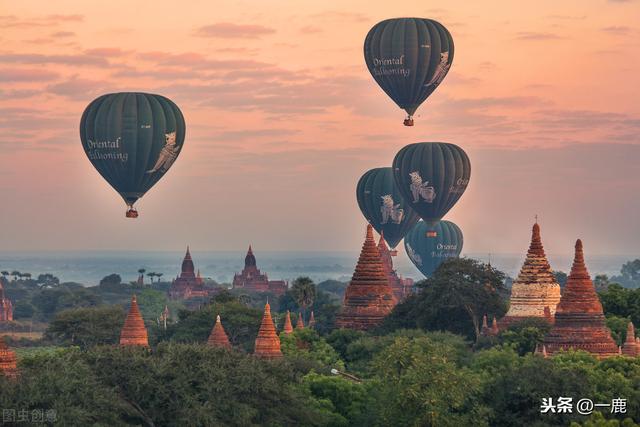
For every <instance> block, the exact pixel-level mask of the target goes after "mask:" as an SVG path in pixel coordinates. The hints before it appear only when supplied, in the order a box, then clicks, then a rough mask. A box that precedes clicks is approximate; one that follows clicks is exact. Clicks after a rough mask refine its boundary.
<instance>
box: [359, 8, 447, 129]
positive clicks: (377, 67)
mask: <svg viewBox="0 0 640 427" xmlns="http://www.w3.org/2000/svg"><path fill="white" fill-rule="evenodd" d="M364 59H365V61H366V63H367V68H369V72H370V73H371V75H372V76H373V78H374V79H375V81H376V82H377V83H378V84H379V85H380V87H381V88H382V90H384V91H385V93H386V94H387V95H389V97H390V98H391V99H393V100H394V102H395V103H396V104H398V106H399V107H400V108H402V109H403V110H405V111H406V112H407V114H408V117H407V118H406V119H405V121H404V124H405V126H413V118H412V116H413V114H414V113H415V112H416V109H417V108H418V107H419V106H420V104H422V103H423V102H424V100H425V99H427V98H428V97H429V95H431V93H433V91H434V90H436V88H437V87H438V85H439V84H440V82H442V80H443V79H444V77H445V76H446V75H447V73H448V72H449V68H450V67H451V64H452V62H453V39H452V38H451V34H449V31H448V30H447V29H446V28H445V27H444V26H443V25H442V24H440V23H439V22H436V21H434V20H432V19H423V18H396V19H387V20H386V21H382V22H379V23H377V24H376V25H374V27H373V28H371V30H369V33H368V34H367V37H366V39H365V40H364Z"/></svg>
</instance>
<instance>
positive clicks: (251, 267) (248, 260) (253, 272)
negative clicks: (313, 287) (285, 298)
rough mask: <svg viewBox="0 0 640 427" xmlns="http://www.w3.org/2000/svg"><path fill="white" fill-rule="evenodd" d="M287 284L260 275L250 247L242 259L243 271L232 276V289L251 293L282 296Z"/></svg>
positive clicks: (264, 274) (262, 274)
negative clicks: (269, 293) (268, 293)
mask: <svg viewBox="0 0 640 427" xmlns="http://www.w3.org/2000/svg"><path fill="white" fill-rule="evenodd" d="M288 286H289V284H288V283H287V282H286V281H284V280H269V277H268V276H267V274H266V273H262V272H261V271H260V270H259V269H258V267H257V265H256V257H255V255H254V254H253V250H252V249H251V245H249V250H248V251H247V255H246V256H245V257H244V269H242V271H241V272H240V273H236V274H235V275H234V276H233V289H237V288H242V289H246V290H248V291H253V292H271V293H274V294H276V295H283V294H284V293H285V292H286V291H287V288H288Z"/></svg>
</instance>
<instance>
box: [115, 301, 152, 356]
mask: <svg viewBox="0 0 640 427" xmlns="http://www.w3.org/2000/svg"><path fill="white" fill-rule="evenodd" d="M120 345H125V346H131V345H137V346H143V347H149V338H148V337H147V328H145V326H144V321H143V320H142V315H141V314H140V309H139V308H138V302H137V300H136V296H135V295H134V296H133V297H131V308H129V314H127V318H126V319H125V321H124V326H123V327H122V331H121V332H120Z"/></svg>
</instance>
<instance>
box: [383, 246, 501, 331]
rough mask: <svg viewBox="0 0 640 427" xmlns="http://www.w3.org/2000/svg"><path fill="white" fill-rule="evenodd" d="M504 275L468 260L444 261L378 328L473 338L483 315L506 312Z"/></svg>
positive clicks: (496, 314)
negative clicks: (438, 332)
mask: <svg viewBox="0 0 640 427" xmlns="http://www.w3.org/2000/svg"><path fill="white" fill-rule="evenodd" d="M504 279H505V276H504V273H502V272H501V271H498V270H496V269H494V268H493V267H491V266H489V265H487V264H483V263H481V262H479V261H476V260H473V259H469V258H452V259H449V260H446V261H444V262H443V263H442V264H441V265H440V266H439V267H438V269H437V270H436V272H435V273H434V274H433V276H432V277H430V278H429V279H426V280H423V281H421V282H418V283H417V285H416V286H418V287H419V288H420V292H419V293H418V294H417V295H414V296H412V297H410V298H407V299H406V300H405V301H404V302H402V303H400V304H398V305H397V306H396V307H395V308H394V310H393V312H392V313H391V314H390V315H389V316H388V317H387V318H386V319H385V322H384V323H383V326H382V328H383V329H385V330H394V329H398V328H416V327H417V328H422V329H426V330H447V331H450V332H454V333H458V334H461V335H465V336H467V337H469V338H473V339H477V338H478V337H479V335H480V321H481V319H482V316H483V315H484V314H487V315H489V317H493V316H496V317H501V316H502V315H503V314H504V313H505V312H506V303H505V300H504V298H503V296H502V295H503V294H504V293H505V292H506V289H505V286H504Z"/></svg>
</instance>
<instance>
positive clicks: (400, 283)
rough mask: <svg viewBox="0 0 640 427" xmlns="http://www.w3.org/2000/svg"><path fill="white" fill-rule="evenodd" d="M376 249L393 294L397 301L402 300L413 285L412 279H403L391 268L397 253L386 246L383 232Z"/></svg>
mask: <svg viewBox="0 0 640 427" xmlns="http://www.w3.org/2000/svg"><path fill="white" fill-rule="evenodd" d="M378 251H379V252H380V257H381V258H382V265H383V266H384V272H385V274H386V275H387V277H388V278H389V286H391V290H392V291H393V296H394V297H395V299H396V301H397V302H401V301H402V300H404V299H405V298H406V297H407V296H408V295H409V294H410V293H411V288H412V287H413V280H412V279H404V278H402V276H401V275H398V273H397V272H396V270H395V269H394V268H393V258H391V257H394V256H396V255H397V254H398V251H395V250H394V251H392V250H390V249H389V247H388V246H387V242H385V240H384V233H380V240H379V241H378Z"/></svg>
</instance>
